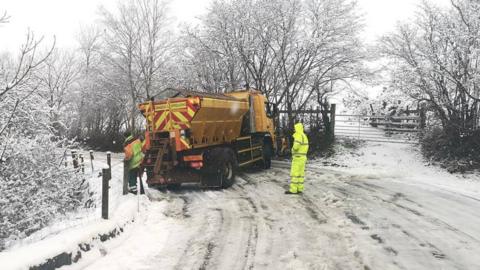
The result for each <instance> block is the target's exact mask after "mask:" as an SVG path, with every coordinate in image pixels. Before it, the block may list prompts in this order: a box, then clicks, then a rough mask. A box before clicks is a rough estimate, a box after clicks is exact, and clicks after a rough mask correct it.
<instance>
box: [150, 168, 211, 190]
mask: <svg viewBox="0 0 480 270" xmlns="http://www.w3.org/2000/svg"><path fill="white" fill-rule="evenodd" d="M201 181H202V176H201V174H200V173H199V172H197V171H193V170H185V169H183V170H180V169H174V170H171V171H169V172H168V173H167V174H165V175H160V174H157V175H151V176H150V177H147V184H148V185H149V186H155V185H169V184H180V183H200V182H201Z"/></svg>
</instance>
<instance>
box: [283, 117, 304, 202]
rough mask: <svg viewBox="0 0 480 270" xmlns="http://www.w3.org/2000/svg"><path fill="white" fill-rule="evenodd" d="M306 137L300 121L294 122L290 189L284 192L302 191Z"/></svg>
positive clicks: (295, 192)
mask: <svg viewBox="0 0 480 270" xmlns="http://www.w3.org/2000/svg"><path fill="white" fill-rule="evenodd" d="M307 152H308V138H307V135H305V133H304V132H303V125H302V124H301V123H296V124H295V133H294V134H293V147H292V168H291V170H290V176H291V179H290V190H287V191H285V194H297V193H302V192H303V180H304V178H305V164H306V163H307Z"/></svg>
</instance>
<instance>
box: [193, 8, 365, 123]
mask: <svg viewBox="0 0 480 270" xmlns="http://www.w3.org/2000/svg"><path fill="white" fill-rule="evenodd" d="M360 19H361V17H360V16H359V15H358V14H357V13H356V2H355V1H348V0H342V1H333V0H322V1H320V0H288V1H287V0H273V1H265V0H256V1H245V0H233V1H227V0H223V1H216V2H214V3H213V4H212V6H211V8H210V10H209V12H208V13H207V14H206V15H205V17H204V18H203V19H202V25H201V26H200V27H199V29H194V30H191V29H187V30H188V31H186V35H187V39H191V40H192V42H190V43H189V47H188V48H187V49H188V52H194V53H193V54H192V55H191V57H190V59H191V61H190V62H189V65H191V66H194V69H195V70H197V71H198V72H197V74H198V76H199V77H201V78H206V79H205V80H204V81H205V82H209V81H211V82H212V83H213V84H214V85H218V84H219V83H218V82H220V84H221V85H220V86H215V87H206V89H207V90H208V89H209V88H215V89H221V91H225V90H230V89H232V88H233V86H239V84H241V83H243V84H245V85H247V86H253V87H254V88H256V89H258V90H260V91H262V92H263V93H264V94H265V95H266V96H267V97H268V98H269V100H271V101H273V102H275V103H276V104H278V105H279V106H280V107H283V108H284V109H286V110H287V111H288V115H289V122H290V124H292V123H293V120H294V118H295V114H294V113H293V112H294V111H295V110H299V109H302V108H304V107H305V106H307V105H312V104H314V103H315V100H317V101H319V102H320V101H321V100H323V99H324V97H325V95H324V94H323V91H324V90H326V89H329V88H328V87H326V86H327V85H331V82H335V81H340V80H342V81H348V80H351V79H354V78H358V77H361V76H364V75H365V74H364V72H363V69H362V65H361V64H360V63H361V62H362V60H364V59H365V52H364V51H363V50H362V46H359V45H360V44H361V42H360V41H359V37H358V34H359V31H360V29H361V23H360ZM205 56H206V57H205ZM207 57H208V58H209V59H210V60H207V61H197V62H195V60H197V59H202V60H203V59H204V58H207ZM222 60H223V61H222ZM212 74H217V75H216V76H213V78H212V77H211V76H212ZM209 75H210V76H209ZM210 78H211V79H210ZM217 81H218V82H217ZM229 81H230V82H232V83H229ZM239 81H240V83H238V82H239ZM207 84H211V83H207ZM225 86H228V87H225ZM330 92H331V91H330ZM315 96H319V97H320V98H319V99H315V98H312V97H315Z"/></svg>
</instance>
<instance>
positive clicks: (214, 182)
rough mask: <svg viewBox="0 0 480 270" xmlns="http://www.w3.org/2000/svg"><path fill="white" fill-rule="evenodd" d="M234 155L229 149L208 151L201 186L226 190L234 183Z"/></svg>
mask: <svg viewBox="0 0 480 270" xmlns="http://www.w3.org/2000/svg"><path fill="white" fill-rule="evenodd" d="M236 167H237V164H236V158H235V154H234V153H233V151H232V150H231V149H230V148H215V149H212V150H210V151H209V153H208V159H207V168H206V171H205V174H204V179H203V184H204V185H205V186H210V187H214V186H215V187H221V188H228V187H230V186H232V185H233V183H234V182H235V172H236Z"/></svg>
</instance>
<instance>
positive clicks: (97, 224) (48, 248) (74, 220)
mask: <svg viewBox="0 0 480 270" xmlns="http://www.w3.org/2000/svg"><path fill="white" fill-rule="evenodd" d="M83 155H84V157H85V167H86V168H85V174H86V176H87V178H88V182H89V187H90V188H91V191H93V192H94V194H93V201H94V205H95V206H96V207H95V208H93V209H89V208H87V209H81V210H78V211H76V212H74V213H70V214H68V215H66V216H61V215H60V216H59V217H57V218H56V219H55V220H54V222H52V224H50V225H49V226H47V227H45V228H43V229H41V230H39V231H37V232H35V233H33V234H32V235H30V236H29V237H27V238H24V239H21V240H18V241H16V242H15V243H14V244H13V245H12V246H11V247H9V248H8V249H6V250H5V251H3V252H1V253H0V265H1V266H2V267H1V268H2V269H24V268H28V267H29V266H33V265H37V264H40V263H43V262H45V261H46V260H47V259H49V258H51V257H54V256H56V255H59V254H61V253H62V252H67V253H69V252H74V253H75V251H76V250H78V244H80V243H90V242H91V241H92V238H94V237H97V238H98V235H99V234H105V233H109V232H110V231H112V230H113V229H115V228H117V229H118V228H120V227H123V226H125V225H126V224H128V223H129V222H131V221H132V220H134V219H135V216H136V215H137V198H136V196H133V195H128V196H122V195H121V194H122V179H123V166H122V164H123V163H122V161H121V157H122V154H112V179H111V180H110V187H111V188H110V191H109V196H110V202H109V213H110V219H109V220H103V219H101V182H102V180H101V177H99V176H98V174H99V172H100V171H101V169H102V168H106V167H108V165H107V161H106V160H107V159H106V154H105V153H101V152H94V157H95V159H94V163H93V164H94V171H93V172H92V171H91V166H90V159H89V153H88V152H83ZM70 166H71V165H70ZM143 199H145V198H143ZM97 244H98V243H97Z"/></svg>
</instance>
